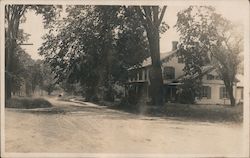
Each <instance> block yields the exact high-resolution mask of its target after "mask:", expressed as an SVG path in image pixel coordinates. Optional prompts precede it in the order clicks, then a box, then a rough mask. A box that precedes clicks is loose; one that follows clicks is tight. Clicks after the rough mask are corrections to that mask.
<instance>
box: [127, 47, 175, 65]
mask: <svg viewBox="0 0 250 158" xmlns="http://www.w3.org/2000/svg"><path fill="white" fill-rule="evenodd" d="M175 53H177V50H174V51H170V52H165V53H160V60H161V61H162V62H163V61H164V60H168V59H170V58H171V57H173V55H174V54H175ZM151 65H152V60H151V57H148V58H147V59H145V60H144V61H143V62H142V64H141V66H140V68H142V67H148V66H151ZM136 68H138V66H133V67H131V68H129V69H128V70H133V69H136Z"/></svg>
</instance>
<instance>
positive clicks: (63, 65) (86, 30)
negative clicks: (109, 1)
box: [40, 6, 148, 101]
mask: <svg viewBox="0 0 250 158" xmlns="http://www.w3.org/2000/svg"><path fill="white" fill-rule="evenodd" d="M125 10H127V8H126V7H124V6H68V8H67V9H66V11H67V13H68V15H67V17H66V18H64V19H63V20H60V21H58V22H56V23H54V24H53V25H54V28H53V27H51V28H52V29H51V30H50V32H49V33H48V34H47V35H46V36H44V39H45V42H44V43H43V46H42V47H41V48H40V54H41V55H44V56H45V59H46V62H47V63H49V64H50V66H51V68H52V71H53V72H55V74H56V77H57V79H58V82H62V81H64V80H67V81H68V82H69V83H80V85H81V86H82V89H83V90H84V92H83V94H85V97H86V99H87V100H92V101H93V100H96V99H97V95H98V94H97V93H98V92H99V91H100V89H102V91H104V93H105V94H112V95H113V85H114V84H118V83H121V84H122V83H124V82H126V81H127V75H125V74H127V70H128V68H129V67H131V66H134V65H136V64H138V63H140V62H142V61H143V60H144V59H145V58H146V57H148V55H147V44H146V40H145V36H144V35H143V34H144V31H143V28H142V27H141V25H139V24H140V23H139V24H138V23H136V21H137V22H138V20H137V19H138V18H139V17H138V16H136V15H134V14H130V13H129V12H126V14H125ZM56 30H57V31H56ZM55 32H56V33H55ZM133 41H134V42H133ZM129 42H133V44H132V45H131V43H129ZM112 95H110V96H107V99H110V100H112V98H113V97H112Z"/></svg>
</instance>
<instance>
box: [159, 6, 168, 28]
mask: <svg viewBox="0 0 250 158" xmlns="http://www.w3.org/2000/svg"><path fill="white" fill-rule="evenodd" d="M166 9H167V6H163V9H162V11H161V13H160V17H159V24H158V26H160V24H161V22H162V19H163V17H164V14H165V12H166Z"/></svg>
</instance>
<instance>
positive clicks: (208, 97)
mask: <svg viewBox="0 0 250 158" xmlns="http://www.w3.org/2000/svg"><path fill="white" fill-rule="evenodd" d="M207 99H211V87H209V86H208V87H207Z"/></svg>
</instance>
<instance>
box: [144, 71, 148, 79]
mask: <svg viewBox="0 0 250 158" xmlns="http://www.w3.org/2000/svg"><path fill="white" fill-rule="evenodd" d="M147 79H148V71H147V69H145V70H144V80H147Z"/></svg>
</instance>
